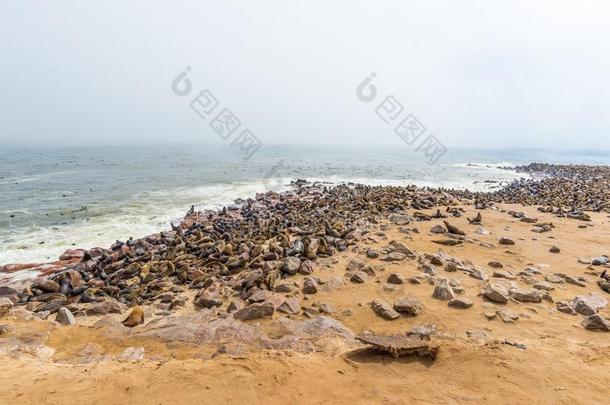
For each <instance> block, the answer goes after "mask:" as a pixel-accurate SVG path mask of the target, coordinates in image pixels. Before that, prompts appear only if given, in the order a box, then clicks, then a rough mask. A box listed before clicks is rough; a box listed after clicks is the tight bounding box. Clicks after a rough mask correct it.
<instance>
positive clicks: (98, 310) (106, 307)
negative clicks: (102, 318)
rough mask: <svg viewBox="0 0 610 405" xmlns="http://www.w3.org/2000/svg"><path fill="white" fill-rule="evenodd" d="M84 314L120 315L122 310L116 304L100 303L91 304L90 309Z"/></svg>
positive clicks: (109, 302) (111, 302) (113, 302)
mask: <svg viewBox="0 0 610 405" xmlns="http://www.w3.org/2000/svg"><path fill="white" fill-rule="evenodd" d="M85 312H86V313H87V315H107V314H120V313H121V312H122V309H121V306H120V305H119V303H118V302H115V301H102V302H97V303H95V304H93V305H92V306H91V308H89V309H87V311H85Z"/></svg>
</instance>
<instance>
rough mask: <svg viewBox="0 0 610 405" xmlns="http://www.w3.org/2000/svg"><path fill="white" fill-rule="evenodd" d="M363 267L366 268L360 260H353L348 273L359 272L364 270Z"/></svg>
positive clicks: (348, 265)
mask: <svg viewBox="0 0 610 405" xmlns="http://www.w3.org/2000/svg"><path fill="white" fill-rule="evenodd" d="M363 267H364V263H362V262H361V261H360V260H357V259H352V260H350V262H349V263H348V264H347V271H358V270H362V268H363Z"/></svg>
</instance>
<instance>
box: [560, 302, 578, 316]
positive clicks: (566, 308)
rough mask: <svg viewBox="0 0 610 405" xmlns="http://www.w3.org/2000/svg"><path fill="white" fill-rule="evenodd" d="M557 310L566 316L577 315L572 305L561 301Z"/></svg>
mask: <svg viewBox="0 0 610 405" xmlns="http://www.w3.org/2000/svg"><path fill="white" fill-rule="evenodd" d="M557 310H558V311H559V312H563V313H564V314H568V315H576V311H574V308H572V305H570V304H569V303H568V302H566V301H559V302H558V303H557Z"/></svg>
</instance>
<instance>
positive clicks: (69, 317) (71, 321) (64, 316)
mask: <svg viewBox="0 0 610 405" xmlns="http://www.w3.org/2000/svg"><path fill="white" fill-rule="evenodd" d="M55 320H56V321H57V322H59V323H60V324H62V325H76V319H75V318H74V315H73V314H72V312H70V310H69V309H68V308H60V309H59V311H57V315H56V316H55Z"/></svg>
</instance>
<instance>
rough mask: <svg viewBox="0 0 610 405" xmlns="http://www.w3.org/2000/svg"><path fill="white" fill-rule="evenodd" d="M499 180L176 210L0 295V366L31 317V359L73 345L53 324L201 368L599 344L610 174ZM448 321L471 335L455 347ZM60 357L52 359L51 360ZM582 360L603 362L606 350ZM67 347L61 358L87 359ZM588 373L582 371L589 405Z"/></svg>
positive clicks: (296, 185) (283, 196) (136, 353)
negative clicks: (231, 361) (287, 357)
mask: <svg viewBox="0 0 610 405" xmlns="http://www.w3.org/2000/svg"><path fill="white" fill-rule="evenodd" d="M515 170H517V171H519V172H524V173H528V174H530V175H531V176H532V178H530V179H521V180H517V181H515V182H513V183H511V184H509V185H508V186H506V187H504V188H503V189H500V190H497V191H494V192H489V193H475V192H470V191H466V190H448V189H434V188H418V187H415V186H405V187H390V186H365V185H360V184H346V185H339V186H328V185H325V184H320V183H308V182H306V181H303V180H298V181H295V182H293V190H292V191H290V192H285V193H275V192H267V193H262V194H258V195H257V196H256V197H255V198H253V199H248V200H245V201H241V202H240V203H239V204H236V205H234V206H231V207H225V208H223V209H221V210H207V211H197V210H195V209H194V208H192V209H191V210H189V212H188V213H187V214H186V215H185V217H184V218H183V219H182V220H181V221H180V222H179V223H176V224H174V225H173V227H172V228H173V229H172V230H171V231H168V232H160V233H158V234H155V235H150V236H147V237H144V238H141V239H130V240H128V241H125V242H120V241H117V242H116V243H115V244H113V245H112V246H111V247H110V248H108V249H103V248H93V249H88V250H82V251H78V252H77V253H78V255H77V254H76V253H74V252H73V253H72V256H73V257H77V260H74V262H73V263H69V264H67V265H65V266H63V267H61V268H59V269H54V272H53V273H52V274H49V275H47V276H45V277H40V278H37V279H34V280H32V282H31V283H30V284H28V285H27V286H25V288H18V287H16V286H14V285H12V286H10V285H6V286H0V317H1V318H2V319H0V355H5V356H16V355H19V356H22V355H23V353H24V352H26V351H27V352H28V353H32V352H33V349H32V347H31V345H30V346H28V345H26V343H24V342H26V341H27V342H31V340H32V339H33V338H32V336H30V335H27V334H28V333H31V329H32V328H33V327H34V326H30V325H34V324H36V322H43V324H41V325H46V326H44V327H42V326H37V328H43V329H44V333H42V332H37V333H38V334H41V333H42V334H43V335H44V336H47V337H46V338H45V339H42V338H39V337H36V339H38V340H36V339H34V340H36V341H37V342H39V344H40V346H36V347H37V349H36V353H39V354H38V355H37V356H38V357H40V356H42V354H40V353H46V351H45V350H47V349H48V348H49V347H51V346H49V343H48V341H54V338H53V336H63V339H65V341H67V342H73V343H70V347H76V346H78V344H76V343H74V339H76V338H75V337H72V336H68V335H62V333H63V332H61V330H62V328H64V327H62V328H59V330H57V329H54V326H53V325H57V324H60V325H71V326H68V327H65V328H76V329H73V332H72V333H77V332H76V331H77V330H78V331H79V332H78V333H85V334H89V333H93V331H103V333H102V334H101V335H100V334H99V333H100V332H95V333H96V335H95V339H93V340H94V341H98V342H106V341H110V342H112V343H111V345H116V346H117V347H122V348H125V351H124V352H123V353H121V354H120V355H116V356H118V357H114V358H115V359H119V360H120V359H123V360H127V361H138V362H139V361H143V360H144V359H145V357H144V356H145V355H144V353H145V352H146V353H148V352H149V351H152V350H153V348H147V349H146V351H144V349H143V348H142V350H140V349H138V348H135V347H132V346H129V347H124V345H125V344H127V343H125V342H129V344H134V342H142V341H143V340H142V339H153V340H155V341H160V342H163V344H164V345H175V342H176V341H179V342H182V343H183V344H187V343H188V344H195V345H197V347H210V348H213V353H210V354H206V355H205V356H208V357H206V358H209V359H214V358H216V357H217V356H221V355H223V354H224V355H230V356H236V357H239V356H245V354H244V353H248V350H246V349H244V347H245V346H247V347H250V348H255V351H260V350H289V351H291V352H293V353H324V354H326V356H327V358H334V356H336V355H337V354H338V353H339V354H340V356H342V358H344V359H345V361H347V364H351V365H353V366H354V367H355V368H356V369H358V368H360V369H362V368H363V367H364V365H363V361H364V360H363V359H364V357H363V356H365V357H366V356H369V357H366V358H367V359H368V358H370V356H378V354H372V353H373V352H374V353H379V352H382V353H388V354H390V355H391V356H392V357H400V356H411V355H415V356H421V360H420V361H421V362H423V363H422V364H431V363H429V362H433V363H434V364H435V365H436V364H437V363H440V366H439V367H442V365H443V364H445V363H443V361H444V360H443V359H444V357H443V356H444V354H443V353H444V350H448V351H449V353H451V352H452V351H460V350H466V349H465V347H463V346H460V345H465V344H467V345H468V346H467V347H468V350H470V349H472V348H476V350H480V351H486V350H488V349H489V350H492V351H493V350H495V351H497V350H500V349H499V348H503V349H501V350H508V349H506V348H509V349H510V350H518V351H524V352H531V351H532V350H530V346H532V345H534V347H536V345H537V344H539V341H540V339H541V338H540V336H538V335H535V333H536V330H540V333H542V334H543V335H546V334H549V333H552V335H553V336H559V337H561V336H562V335H561V334H562V333H563V334H570V335H571V336H573V338H575V339H583V341H587V342H589V343H588V344H589V345H590V344H592V343H591V342H598V341H599V342H602V341H603V338H602V337H600V336H603V335H605V336H606V339H607V336H608V335H607V334H604V333H603V332H607V331H610V320H608V308H607V299H608V295H610V276H608V272H607V268H608V267H610V265H609V263H610V260H609V259H608V255H609V252H608V251H607V246H608V243H609V242H610V235H608V232H607V230H608V217H609V216H608V214H609V213H610V188H609V186H610V167H607V166H558V165H546V164H538V163H535V164H531V165H528V166H523V167H518V168H516V169H515ZM578 231H580V232H581V233H580V234H579V233H578ZM589 235H593V236H589ZM580 243H582V245H579V244H580ZM604 246H606V250H605V251H604V250H603V249H604ZM533 319H536V320H537V321H536V322H538V324H536V323H531V324H530V326H529V327H528V328H527V329H525V328H521V327H520V326H519V325H521V324H524V325H526V324H527V322H528V321H530V322H533V321H531V320H533ZM5 320H6V322H7V323H6V324H4V325H3V323H4V321H5ZM574 321H576V325H574V324H573V323H574ZM462 322H464V324H467V325H470V326H469V329H468V330H466V331H465V336H464V337H457V335H456V334H455V333H456V332H455V331H457V330H459V329H460V328H461V327H462ZM488 324H489V325H494V326H493V327H488V326H485V325H488ZM473 325H474V326H473ZM549 325H552V328H551V327H550V326H549ZM475 326H476V327H475ZM573 326H578V328H577V329H574V328H573ZM2 327H4V329H2ZM91 328H93V329H91ZM549 328H550V329H549ZM551 330H554V331H555V332H550V331H551ZM28 331H30V332H28ZM514 331H519V333H518V334H517V335H515V333H514ZM557 331H561V332H560V333H557ZM462 332H464V331H462ZM595 332H601V333H595ZM495 333H501V334H503V336H497V337H492V336H491V335H493V334H495ZM20 334H25V335H27V336H26V337H24V335H20ZM20 336H21V338H22V339H21V340H20ZM37 336H38V335H37ZM559 337H558V338H559ZM7 339H8V340H7ZM58 339H59V338H58ZM88 339H92V338H88ZM596 339H597V340H596ZM9 340H10V345H11V346H7V347H10V350H9V349H6V350H3V349H2V348H3V347H4V346H3V344H9V343H3V342H9ZM56 340H57V339H56ZM20 342H21V343H20ZM144 342H149V340H144ZM28 344H30V343H28ZM100 344H101V343H100ZM135 344H136V345H137V344H141V343H135ZM145 344H150V343H145ZM24 345H25V346H24ZM583 345H584V343H583ZM60 346H61V344H60V343H57V347H58V348H53V350H54V351H55V354H54V355H51V357H52V356H55V358H57V356H60V354H58V353H60V352H61V353H63V352H62V350H63V351H65V350H67V349H59V347H60ZM564 346H565V344H564V342H563V341H561V342H559V343H558V344H557V347H564ZM155 347H157V346H155ZM164 347H165V346H164ZM172 347H173V346H172ZM595 347H596V349H595V350H599V351H601V352H603V353H610V346H608V344H605V345H603V344H602V345H601V346H599V345H598V346H595ZM41 348H42V349H41ZM447 348H449V349H447ZM589 349H590V347H589V346H587V349H583V347H580V346H579V350H580V351H581V352H582V351H583V350H584V351H585V352H586V351H587V350H589ZM49 350H50V349H49ZM70 350H72V349H70ZM79 350H80V352H79V355H78V359H79V360H78V362H85V363H88V362H91V361H93V360H92V359H94V358H95V359H97V360H95V361H99V359H100V358H101V357H95V356H93V355H92V354H91V350H89V349H86V348H80V349H79ZM155 350H160V349H158V347H157V349H155ZM363 350H364V354H363ZM367 350H370V351H371V353H369V352H368V351H367ZM473 350H475V349H473ZM557 350H559V349H557ZM591 350H593V349H591ZM189 351H190V352H194V351H195V349H194V348H193V347H191V346H189V348H188V349H185V352H184V354H183V355H184V356H188V354H187V353H189ZM71 353H72V352H71ZM83 353H84V354H83ZM159 353H161V352H159ZM174 354H175V353H174ZM556 354H557V352H553V355H556ZM156 355H157V356H161V354H156ZM446 355H447V356H449V357H451V356H452V355H451V354H446ZM515 355H516V356H520V355H519V354H515ZM66 356H67V357H70V359H72V360H70V361H72V362H74V361H76V360H74V359H75V357H74V354H72V355H71V356H68V355H66ZM96 356H97V354H96ZM99 356H108V354H107V353H104V354H99ZM151 356H155V354H154V353H151ZM488 356H492V357H493V354H491V353H490V354H488ZM60 357H61V356H60ZM67 357H66V358H67ZM103 358H107V357H103ZM606 358H608V356H606ZM83 359H85V360H83ZM308 359H309V358H308ZM389 359H390V357H388V360H384V361H390V360H389ZM435 359H436V360H435ZM306 361H309V360H306ZM329 361H330V360H329ZM540 361H542V362H543V363H544V359H541V360H540ZM366 362H368V360H366ZM400 364H402V363H400ZM525 364H530V363H525ZM607 365H608V361H606V360H604V361H601V362H600V363H599V367H600V368H601V369H604V367H605V369H606V370H607V369H608V368H607ZM402 366H407V364H402ZM435 367H436V366H435ZM569 367H576V366H575V365H572V364H570V366H569ZM367 370H368V369H367ZM596 370H599V369H596ZM379 371H380V370H377V372H379ZM573 371H574V373H576V374H578V373H580V372H581V371H580V370H578V369H574V370H573ZM0 372H1V371H0ZM382 374H384V373H383V372H382ZM605 377H607V375H606V376H605ZM605 377H604V375H601V374H595V375H594V376H591V378H592V380H591V381H593V384H594V386H595V389H593V390H592V394H591V395H592V397H591V398H592V399H596V398H598V397H597V396H596V395H597V391H596V389H597V385H595V384H597V383H598V382H599V381H603V380H604V378H605ZM528 378H530V379H531V378H532V376H531V375H530V376H529V377H528ZM568 383H569V382H568ZM570 384H571V383H570ZM571 386H572V387H575V386H574V385H571ZM599 390H600V391H599V392H603V389H602V387H601V386H600V387H599ZM555 395H558V394H557V392H555ZM284 399H285V398H284ZM312 399H315V398H312ZM524 399H525V397H524ZM312 402H313V401H312ZM577 402H578V401H577Z"/></svg>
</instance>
